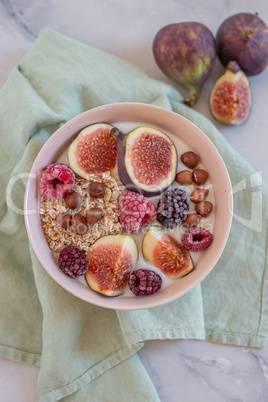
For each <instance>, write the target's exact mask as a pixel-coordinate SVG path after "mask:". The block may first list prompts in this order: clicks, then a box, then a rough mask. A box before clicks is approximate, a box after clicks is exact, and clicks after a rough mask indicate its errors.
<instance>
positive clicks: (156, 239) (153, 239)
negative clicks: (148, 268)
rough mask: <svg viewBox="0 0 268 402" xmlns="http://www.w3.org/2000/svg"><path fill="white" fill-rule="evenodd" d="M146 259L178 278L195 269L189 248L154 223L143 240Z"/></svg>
mask: <svg viewBox="0 0 268 402" xmlns="http://www.w3.org/2000/svg"><path fill="white" fill-rule="evenodd" d="M142 253H143V256H144V259H145V260H146V261H147V262H149V263H150V264H152V265H154V266H155V267H157V268H159V269H160V270H161V271H162V272H163V273H164V274H165V275H166V276H168V277H170V278H173V279H178V278H181V277H183V276H185V275H187V274H188V273H189V272H191V271H192V270H193V269H194V264H193V261H192V258H191V256H190V254H189V252H188V251H187V249H186V248H185V247H184V246H183V245H182V244H180V243H179V242H178V241H177V240H176V239H175V238H174V237H173V236H171V235H169V234H168V233H166V231H165V229H163V228H162V227H160V226H157V225H152V226H150V228H149V230H148V231H147V233H146V234H145V236H144V238H143V242H142Z"/></svg>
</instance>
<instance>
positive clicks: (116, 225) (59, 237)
mask: <svg viewBox="0 0 268 402" xmlns="http://www.w3.org/2000/svg"><path fill="white" fill-rule="evenodd" d="M91 181H97V182H99V183H103V184H104V185H105V193H104V196H103V198H99V199H94V198H91V197H90V195H89V194H88V192H87V187H88V185H89V183H90V182H91ZM73 190H74V191H76V192H77V193H78V194H79V195H80V196H81V198H82V203H81V205H80V206H79V207H77V208H76V209H75V210H70V209H69V208H68V207H67V206H66V204H65V201H64V199H63V198H48V199H47V198H45V197H43V196H42V197H41V201H40V207H39V214H40V217H41V222H42V227H43V230H44V234H45V237H46V240H47V243H48V245H49V247H50V249H51V250H53V251H54V252H55V254H56V256H57V255H58V254H59V253H60V251H61V250H62V249H63V248H64V247H66V246H68V245H71V244H72V245H74V246H76V247H78V248H79V249H80V250H82V251H84V252H85V253H87V252H88V250H89V247H90V246H91V244H92V243H93V242H94V241H95V240H97V239H98V238H99V237H102V236H105V235H108V234H118V233H121V232H122V230H123V228H122V225H121V223H120V221H119V214H118V202H117V200H118V197H119V196H120V194H122V193H123V192H124V191H126V188H125V186H124V185H123V184H122V183H121V182H120V180H119V179H118V178H117V177H115V176H114V177H111V176H110V174H109V173H104V174H103V175H102V177H98V176H94V175H92V177H91V178H90V180H85V179H83V178H81V177H78V176H76V181H75V184H74V187H73ZM91 207H98V208H100V209H102V211H103V218H102V219H101V220H100V221H99V222H97V223H95V224H94V225H91V226H89V227H88V231H87V232H86V233H85V234H83V235H77V234H75V233H74V232H73V231H72V230H71V229H64V228H63V227H62V226H61V224H60V223H59V222H57V220H56V217H57V215H58V214H60V213H62V212H63V213H65V212H66V213H69V214H72V215H74V214H81V215H82V216H84V217H86V211H87V209H88V208H91Z"/></svg>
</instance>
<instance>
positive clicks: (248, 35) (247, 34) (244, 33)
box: [243, 28, 254, 39]
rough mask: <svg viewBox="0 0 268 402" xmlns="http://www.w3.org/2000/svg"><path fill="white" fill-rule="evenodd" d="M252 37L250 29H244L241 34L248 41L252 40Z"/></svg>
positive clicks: (252, 33) (252, 32)
mask: <svg viewBox="0 0 268 402" xmlns="http://www.w3.org/2000/svg"><path fill="white" fill-rule="evenodd" d="M253 35H254V31H253V30H252V29H250V28H248V29H245V30H244V32H243V36H244V38H245V39H250V38H252V36H253Z"/></svg>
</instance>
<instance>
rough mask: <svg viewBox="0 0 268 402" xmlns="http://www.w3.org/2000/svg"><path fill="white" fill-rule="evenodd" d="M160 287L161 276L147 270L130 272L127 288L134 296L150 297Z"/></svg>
mask: <svg viewBox="0 0 268 402" xmlns="http://www.w3.org/2000/svg"><path fill="white" fill-rule="evenodd" d="M161 285H162V278H161V276H160V275H159V274H157V273H156V272H154V271H151V270H149V269H137V270H135V271H132V272H131V273H130V276H129V279H128V286H129V288H130V290H131V291H132V292H133V293H134V294H135V295H136V296H146V295H152V294H154V293H155V292H157V291H158V290H159V289H160V288H161Z"/></svg>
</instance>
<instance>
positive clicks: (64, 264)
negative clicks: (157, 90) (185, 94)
mask: <svg viewBox="0 0 268 402" xmlns="http://www.w3.org/2000/svg"><path fill="white" fill-rule="evenodd" d="M33 211H35V213H33ZM231 221H232V191H231V182H230V178H229V175H228V171H227V169H226V166H225V164H224V162H223V160H222V158H221V156H220V154H219V152H218V151H217V149H216V147H215V146H214V145H213V143H212V142H211V141H210V140H209V139H208V137H207V136H206V135H205V134H204V133H203V132H202V131H201V130H200V129H199V128H198V127H197V126H195V125H194V124H193V123H191V122H190V121H188V120H187V119H185V118H184V117H182V116H180V115H178V114H176V113H174V112H172V111H169V110H166V109H163V108H161V107H158V106H153V105H147V104H139V103H119V104H111V105H105V106H100V107H97V108H95V109H92V110H88V111H86V112H84V113H82V114H81V115H78V116H76V117H74V118H73V119H71V120H70V121H68V122H67V123H65V124H64V125H63V126H62V127H60V128H59V129H58V130H57V131H56V132H55V133H54V134H53V135H52V136H51V137H50V138H49V140H48V141H47V142H46V143H45V144H44V146H43V147H42V149H41V151H40V152H39V154H38V156H37V158H36V160H35V162H34V164H33V167H32V170H31V172H30V175H29V179H28V182H27V187H26V192H25V222H26V228H27V232H28V236H29V239H30V242H31V245H32V247H33V249H34V251H35V254H36V256H37V257H38V259H39V261H40V263H41V264H42V266H43V267H44V269H45V270H46V271H47V273H48V274H49V275H50V276H51V277H52V278H53V279H54V280H55V281H56V282H57V283H58V284H59V285H61V286H62V287H63V288H64V289H66V291H68V292H70V293H72V294H73V295H75V296H76V297H78V298H80V299H82V300H84V301H86V302H89V303H92V304H95V305H98V306H101V307H106V308H110V309H118V310H138V309H145V308H152V307H156V306H160V305H163V304H166V303H168V302H170V301H173V300H175V299H177V298H179V297H181V296H182V295H184V294H186V293H187V292H189V291H190V290H191V289H193V288H194V287H195V286H196V285H198V284H199V283H201V281H202V280H203V279H204V278H205V277H206V276H207V275H208V274H209V273H210V271H211V270H212V269H213V268H214V266H215V265H216V263H217V261H218V260H219V258H220V256H221V254H222V252H223V250H224V247H225V244H226V241H227V239H228V235H229V231H230V227H231Z"/></svg>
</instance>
